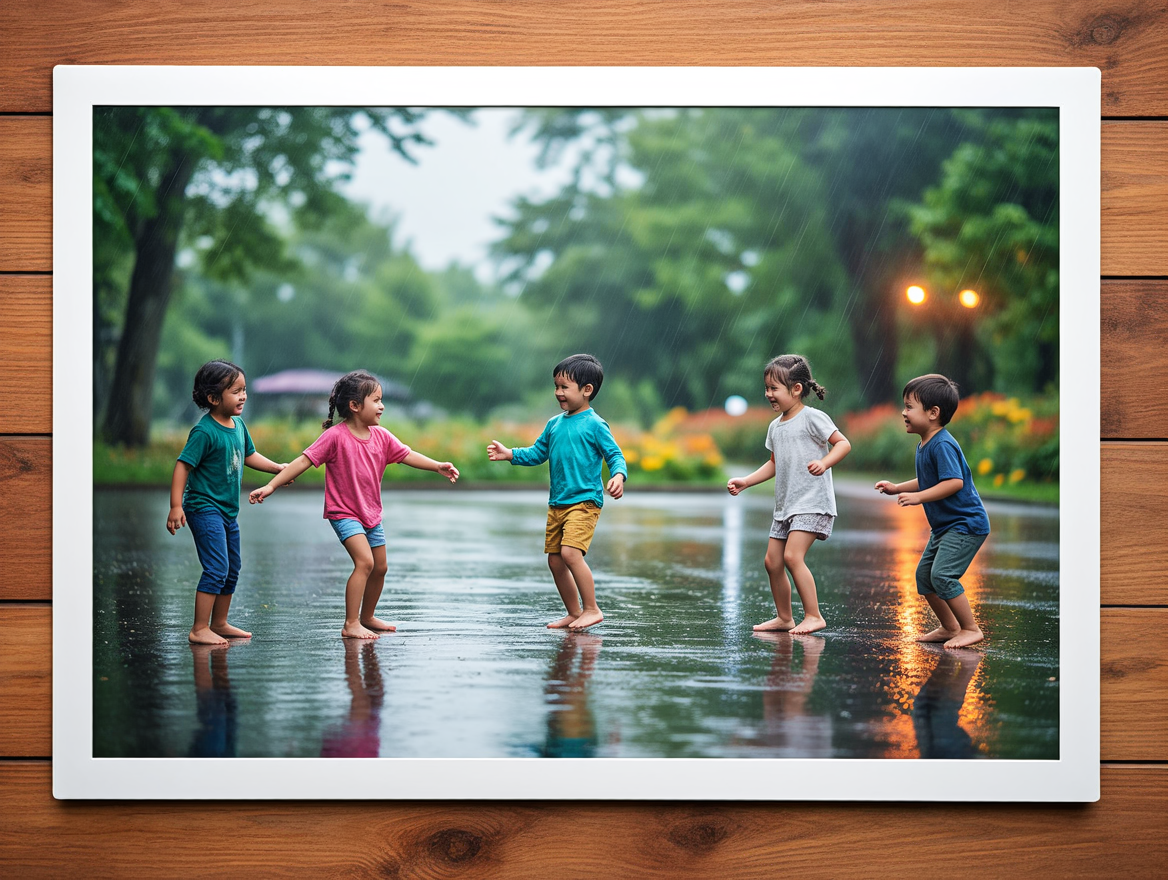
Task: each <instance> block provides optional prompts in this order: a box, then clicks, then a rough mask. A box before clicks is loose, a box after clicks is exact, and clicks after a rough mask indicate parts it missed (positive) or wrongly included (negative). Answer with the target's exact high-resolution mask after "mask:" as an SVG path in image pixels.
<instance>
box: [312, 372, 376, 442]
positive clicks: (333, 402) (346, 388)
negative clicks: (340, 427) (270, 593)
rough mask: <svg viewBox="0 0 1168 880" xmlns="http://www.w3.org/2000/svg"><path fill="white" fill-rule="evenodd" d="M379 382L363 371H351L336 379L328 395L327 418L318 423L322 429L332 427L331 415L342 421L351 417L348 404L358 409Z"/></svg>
mask: <svg viewBox="0 0 1168 880" xmlns="http://www.w3.org/2000/svg"><path fill="white" fill-rule="evenodd" d="M380 384H381V382H380V381H379V380H378V378H377V377H376V376H374V375H373V374H372V373H369V372H367V371H365V370H353V372H351V373H345V375H343V376H341V378H339V379H337V383H336V384H335V385H333V393H332V394H330V395H329V411H328V418H327V419H325V420H324V421H323V422H321V423H320V426H321V427H322V428H331V427H332V426H333V413H334V412H335V413H337V414H338V415H340V416H341V419H342V421H343V420H344V419H347V418H348V417H349V416H350V415H352V412H353V411H352V410H351V409H349V404H350V403H355V404H357V406H358V407H360V406H362V405H363V404H364V403H365V398H366V397H368V396H369V395H370V394H372V393H373V392H374V391H376V390H377V386H379V385H380Z"/></svg>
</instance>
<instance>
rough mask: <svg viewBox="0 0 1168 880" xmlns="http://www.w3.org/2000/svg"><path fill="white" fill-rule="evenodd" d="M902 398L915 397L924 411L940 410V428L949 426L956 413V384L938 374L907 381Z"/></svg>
mask: <svg viewBox="0 0 1168 880" xmlns="http://www.w3.org/2000/svg"><path fill="white" fill-rule="evenodd" d="M901 396H902V397H904V398H906V399H907V398H909V397H915V398H916V399H917V400H919V401H920V402H921V406H923V407H924V408H925V409H926V410H930V409H932V408H933V407H937V408H938V409H940V410H941V426H942V427H944V426H945V425H947V424H949V420H950V419H951V418H953V413H955V412H957V401H958V397H959V395H958V393H957V383H956V382H954V381H953V380H952V379H949V378H946V377H945V376H942V375H941V374H940V373H929V374H928V375H926V376H917V377H916V378H915V379H911V380H909V383H908V384H907V385H905V386H904V392H903V393H902V394H901Z"/></svg>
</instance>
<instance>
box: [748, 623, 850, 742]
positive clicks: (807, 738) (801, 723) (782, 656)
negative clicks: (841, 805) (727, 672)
mask: <svg viewBox="0 0 1168 880" xmlns="http://www.w3.org/2000/svg"><path fill="white" fill-rule="evenodd" d="M754 637H755V638H756V639H759V640H760V641H763V642H768V643H770V644H771V645H773V646H774V650H775V653H774V657H773V658H772V660H771V671H770V675H768V676H767V679H766V683H765V685H764V687H763V692H762V723H761V724H760V725H759V728H758V732H757V734H756V736H755V737H753V738H752V739H751V740H750V742H751V743H753V744H755V745H758V746H761V747H763V750H764V753H765V754H766V756H767V757H772V758H830V757H832V746H831V731H832V726H831V716H830V715H827V714H824V713H809V712H808V711H807V698H808V697H810V696H811V689H812V688H813V687H814V686H815V676H816V674H817V673H818V672H819V658H820V657H821V656H822V654H823V650H824V647H825V644H826V643H825V641H824V640H823V639H822V638H820V637H819V636H804V635H798V636H793V635H791V634H790V633H786V632H756V633H754ZM796 644H798V645H799V647H800V648H801V653H802V655H803V662H802V663H801V664H799V668H798V669H796V668H795V655H796V653H797V652H796V651H795V645H796Z"/></svg>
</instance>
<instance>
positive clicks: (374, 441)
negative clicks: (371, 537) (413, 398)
mask: <svg viewBox="0 0 1168 880" xmlns="http://www.w3.org/2000/svg"><path fill="white" fill-rule="evenodd" d="M304 454H305V455H306V456H307V457H308V460H309V461H311V462H312V466H313V467H320V466H321V465H322V464H327V465H328V468H326V469H325V472H324V518H325V519H355V520H358V521H359V522H360V523H361V525H363V526H364V527H365V528H367V529H371V528H373V527H374V526H376V525H377V524H378V523H380V522H381V477H382V474H384V473H385V468H386V465H391V464H397V463H398V462H399V461H401V460H402V459H404V458H405V457H406V456H407V455H409V454H410V447H408V446H406V445H405V444H404V443H402V442H401V441H400V440H398V439H397V438H396V437H395V436H393V434H391V433H389V431H387V430H385V428H383V427H381V426H380V425H373V426H372V427H371V428H370V429H369V439H368V440H361V439H359V438H357V437H354V436H353V432H352V431H350V430H349V427H348V425H346V424H345V423H344V422H341V423H340V424H339V425H333V426H332V427H331V428H329V429H328V430H327V431H325V432H324V433H323V434H321V435H320V436H319V437H317V438H316V442H315V443H313V444H312V445H311V446H309V447H308V448H307V449H305V450H304Z"/></svg>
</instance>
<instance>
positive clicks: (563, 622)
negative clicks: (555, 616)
mask: <svg viewBox="0 0 1168 880" xmlns="http://www.w3.org/2000/svg"><path fill="white" fill-rule="evenodd" d="M579 616H580V615H579V614H569V615H567V616H566V617H561V618H560V619H559V620H553V621H552V622H551V623H549V624H548V625H547V628H548V629H564V628H565V627H569V626H571V625H572V621H573V620H575V619H576V618H577V617H579Z"/></svg>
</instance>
